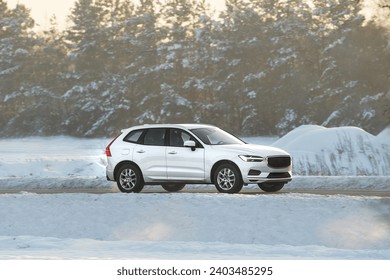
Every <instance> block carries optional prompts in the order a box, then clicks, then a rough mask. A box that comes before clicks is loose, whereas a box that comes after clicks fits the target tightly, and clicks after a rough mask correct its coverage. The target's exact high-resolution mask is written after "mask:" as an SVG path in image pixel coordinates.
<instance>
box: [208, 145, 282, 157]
mask: <svg viewBox="0 0 390 280" xmlns="http://www.w3.org/2000/svg"><path fill="white" fill-rule="evenodd" d="M212 147H213V148H214V149H218V150H225V151H228V152H235V153H238V154H242V155H254V156H262V157H267V156H289V154H288V153H287V152H286V151H283V150H282V149H279V148H275V147H271V146H263V145H256V144H242V145H241V144H232V145H215V146H212Z"/></svg>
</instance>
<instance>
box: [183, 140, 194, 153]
mask: <svg viewBox="0 0 390 280" xmlns="http://www.w3.org/2000/svg"><path fill="white" fill-rule="evenodd" d="M184 147H189V148H191V150H192V151H195V148H196V143H195V142H194V141H192V140H187V141H185V142H184Z"/></svg>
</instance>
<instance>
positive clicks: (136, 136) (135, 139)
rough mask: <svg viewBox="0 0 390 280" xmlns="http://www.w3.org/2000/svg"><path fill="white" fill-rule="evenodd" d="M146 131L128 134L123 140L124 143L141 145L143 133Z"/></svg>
mask: <svg viewBox="0 0 390 280" xmlns="http://www.w3.org/2000/svg"><path fill="white" fill-rule="evenodd" d="M144 131H145V130H144V129H140V130H133V131H130V133H129V134H127V135H126V137H125V138H123V141H126V142H130V143H139V141H140V138H141V135H142V133H144Z"/></svg>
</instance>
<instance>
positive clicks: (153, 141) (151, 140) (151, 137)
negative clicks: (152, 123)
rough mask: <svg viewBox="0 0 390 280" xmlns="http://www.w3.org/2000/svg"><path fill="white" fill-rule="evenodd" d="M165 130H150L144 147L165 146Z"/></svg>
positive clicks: (146, 135)
mask: <svg viewBox="0 0 390 280" xmlns="http://www.w3.org/2000/svg"><path fill="white" fill-rule="evenodd" d="M165 131H166V130H165V128H150V129H148V131H147V132H146V134H145V137H144V145H153V146H165Z"/></svg>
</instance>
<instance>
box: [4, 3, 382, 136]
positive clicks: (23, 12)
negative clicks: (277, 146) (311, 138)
mask: <svg viewBox="0 0 390 280" xmlns="http://www.w3.org/2000/svg"><path fill="white" fill-rule="evenodd" d="M375 1H376V3H377V4H378V9H382V12H388V10H389V11H390V7H387V6H386V5H382V4H383V3H385V2H383V1H382V0H375ZM381 5H382V6H381ZM362 6H363V5H362V3H361V1H357V0H343V1H338V0H312V1H304V0H289V1H285V0H226V7H225V8H224V9H221V10H215V9H214V8H211V7H210V6H209V2H208V1H202V0H201V1H195V0H159V1H153V0H139V1H136V2H134V1H131V0H77V1H76V2H75V5H74V7H73V9H71V10H70V11H69V24H68V25H67V27H66V28H65V29H63V28H59V27H58V24H57V22H56V18H55V17H54V16H53V17H52V18H51V24H50V26H49V27H47V29H45V30H43V31H42V30H40V31H36V30H37V29H36V28H34V27H35V23H34V20H33V19H32V17H31V14H30V11H29V10H28V9H27V8H26V7H25V6H23V5H17V6H16V7H14V8H10V7H8V6H7V3H6V1H4V0H0V126H1V130H0V136H1V137H11V136H12V137H15V136H26V135H58V134H64V135H73V136H89V137H99V136H107V137H109V136H112V135H115V134H117V133H118V131H119V130H120V129H121V128H124V127H129V126H132V125H135V124H143V123H186V122H199V123H211V124H215V125H218V126H220V127H222V128H224V129H226V130H228V131H231V132H233V133H236V134H239V135H271V134H272V135H276V134H283V133H286V132H287V131H289V130H291V129H293V128H295V127H297V126H299V125H302V124H319V125H324V126H344V125H356V126H360V127H362V128H364V129H366V130H367V131H370V132H372V133H378V132H379V131H381V130H382V129H383V128H384V127H386V125H388V124H389V123H390V119H389V118H390V109H389V104H390V97H389V95H390V86H389V85H390V39H389V30H388V29H386V27H385V26H381V25H378V24H376V23H375V20H367V19H366V18H365V17H364V15H363V14H362V13H361V10H362ZM389 15H390V13H389ZM374 19H375V18H374Z"/></svg>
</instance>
